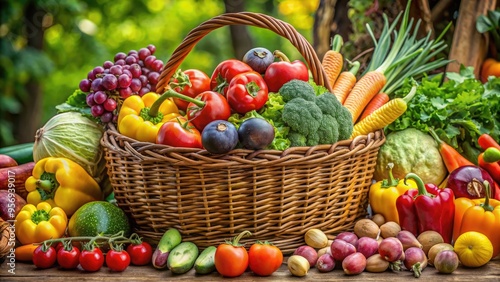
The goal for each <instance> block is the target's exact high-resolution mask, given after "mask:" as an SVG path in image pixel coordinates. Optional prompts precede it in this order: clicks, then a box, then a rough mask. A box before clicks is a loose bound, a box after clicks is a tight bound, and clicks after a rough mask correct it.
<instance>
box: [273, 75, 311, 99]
mask: <svg viewBox="0 0 500 282" xmlns="http://www.w3.org/2000/svg"><path fill="white" fill-rule="evenodd" d="M279 93H280V95H281V96H282V97H283V101H285V102H289V101H291V100H292V99H294V98H302V99H304V100H307V101H314V99H315V98H316V94H315V91H314V88H313V87H312V85H311V84H309V83H308V82H306V81H302V80H299V79H292V80H290V81H288V82H287V83H285V84H283V86H281V88H280V90H279Z"/></svg>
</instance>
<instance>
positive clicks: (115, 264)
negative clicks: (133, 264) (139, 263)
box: [106, 249, 130, 272]
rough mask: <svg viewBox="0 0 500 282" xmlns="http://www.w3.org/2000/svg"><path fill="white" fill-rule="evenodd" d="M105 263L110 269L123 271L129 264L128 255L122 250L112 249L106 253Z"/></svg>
mask: <svg viewBox="0 0 500 282" xmlns="http://www.w3.org/2000/svg"><path fill="white" fill-rule="evenodd" d="M106 265H107V266H108V267H109V269H110V270H111V271H119V272H121V271H124V270H125V269H127V267H128V266H129V265H130V256H129V254H128V253H127V252H126V251H124V250H120V251H115V250H113V249H112V250H110V251H109V252H108V253H107V254H106Z"/></svg>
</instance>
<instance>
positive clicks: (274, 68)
mask: <svg viewBox="0 0 500 282" xmlns="http://www.w3.org/2000/svg"><path fill="white" fill-rule="evenodd" d="M274 56H275V57H277V58H279V59H280V60H281V61H279V62H274V63H272V64H270V65H269V67H267V69H266V73H265V74H264V80H265V81H266V83H267V87H268V88H269V92H278V91H279V90H280V88H281V86H283V84H285V83H287V82H288V81H290V80H292V79H300V80H303V81H308V80H309V72H308V70H307V66H306V64H304V63H303V62H302V61H300V60H295V61H293V62H290V60H289V59H288V58H287V56H286V55H285V54H283V53H282V52H281V51H278V50H276V51H274Z"/></svg>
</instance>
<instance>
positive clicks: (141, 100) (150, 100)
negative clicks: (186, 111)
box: [118, 92, 180, 143]
mask: <svg viewBox="0 0 500 282" xmlns="http://www.w3.org/2000/svg"><path fill="white" fill-rule="evenodd" d="M178 116H180V114H179V109H178V108H177V105H175V103H174V102H173V100H172V99H169V98H168V97H167V96H166V95H159V94H156V93H154V92H149V93H146V94H145V95H144V96H142V97H140V96H138V95H132V96H130V97H128V98H127V99H125V101H123V104H122V107H121V109H120V113H119V114H118V131H119V132H120V133H121V134H123V135H125V136H127V137H130V138H133V139H136V140H138V141H142V142H151V143H155V142H156V135H157V134H158V131H159V130H160V127H161V126H162V125H163V124H164V123H165V122H167V121H169V120H171V119H173V118H175V117H178Z"/></svg>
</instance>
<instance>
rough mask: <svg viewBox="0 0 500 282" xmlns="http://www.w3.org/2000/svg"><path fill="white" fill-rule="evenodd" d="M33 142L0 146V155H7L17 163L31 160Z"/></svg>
mask: <svg viewBox="0 0 500 282" xmlns="http://www.w3.org/2000/svg"><path fill="white" fill-rule="evenodd" d="M34 144H35V143H34V142H30V143H22V144H17V145H12V146H8V147H3V148H0V155H7V156H9V157H11V158H13V159H14V160H16V162H17V163H18V164H25V163H29V162H32V161H33V145H34Z"/></svg>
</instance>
